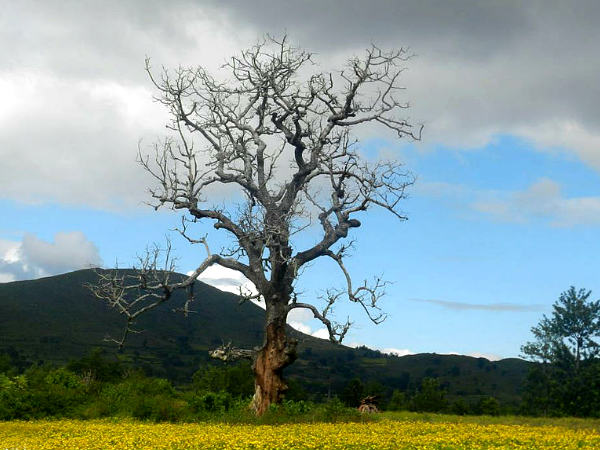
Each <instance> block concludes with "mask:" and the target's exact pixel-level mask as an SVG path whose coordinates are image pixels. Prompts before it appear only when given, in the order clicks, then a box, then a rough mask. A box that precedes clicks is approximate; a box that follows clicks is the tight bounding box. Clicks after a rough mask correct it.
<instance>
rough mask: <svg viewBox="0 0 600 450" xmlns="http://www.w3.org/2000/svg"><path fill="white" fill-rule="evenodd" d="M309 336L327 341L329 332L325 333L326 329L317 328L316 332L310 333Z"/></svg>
mask: <svg viewBox="0 0 600 450" xmlns="http://www.w3.org/2000/svg"><path fill="white" fill-rule="evenodd" d="M311 336H314V337H316V338H319V339H329V331H327V328H319V329H318V330H317V331H314V332H313V333H311Z"/></svg>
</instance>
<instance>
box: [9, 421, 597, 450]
mask: <svg viewBox="0 0 600 450" xmlns="http://www.w3.org/2000/svg"><path fill="white" fill-rule="evenodd" d="M7 449H11V450H34V449H40V450H42V449H44V450H46V449H48V450H50V449H57V450H58V449H61V450H62V449H87V450H93V449H122V450H125V449H136V450H144V449H153V450H154V449H156V450H159V449H161V450H162V449H182V450H183V449H206V450H208V449H231V450H233V449H282V450H283V449H286V450H288V449H324V450H325V449H331V450H335V449H361V450H365V449H394V450H400V449H553V450H557V449H565V450H567V449H568V450H572V449H590V450H592V449H600V433H598V432H597V431H596V430H594V429H572V428H566V427H560V426H531V425H497V424H494V425H480V424H474V423H427V422H416V421H406V422H398V421H390V420H382V421H379V422H369V423H341V424H329V423H319V424H296V425H293V424H287V425H225V424H205V423H198V424H150V423H136V422H116V423H111V422H103V421H85V422H83V421H81V422H80V421H72V420H62V421H35V422H0V450H7Z"/></svg>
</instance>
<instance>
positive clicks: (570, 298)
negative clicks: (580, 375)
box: [521, 286, 600, 371]
mask: <svg viewBox="0 0 600 450" xmlns="http://www.w3.org/2000/svg"><path fill="white" fill-rule="evenodd" d="M591 293H592V291H586V290H585V289H579V290H576V289H575V287H573V286H571V287H570V288H569V290H567V291H565V292H563V293H562V294H560V297H559V299H558V301H557V302H555V303H554V305H553V311H552V316H551V317H547V316H546V315H544V316H543V318H542V320H541V321H540V323H539V324H538V326H536V327H533V328H532V329H531V332H532V333H533V335H534V336H535V341H533V342H528V343H527V344H525V345H524V346H523V347H521V351H522V352H523V353H524V354H525V355H526V356H527V357H528V358H529V359H532V360H534V361H539V362H550V363H553V364H557V363H559V364H563V365H564V364H566V365H569V364H570V363H571V364H572V365H573V366H574V368H575V370H576V371H577V370H579V368H580V366H581V362H582V361H587V360H591V359H593V358H595V357H596V356H597V355H598V351H599V350H600V345H599V344H598V342H596V339H597V338H598V337H600V300H596V301H592V300H589V298H590V295H591Z"/></svg>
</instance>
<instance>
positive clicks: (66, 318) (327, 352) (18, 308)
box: [0, 270, 529, 405]
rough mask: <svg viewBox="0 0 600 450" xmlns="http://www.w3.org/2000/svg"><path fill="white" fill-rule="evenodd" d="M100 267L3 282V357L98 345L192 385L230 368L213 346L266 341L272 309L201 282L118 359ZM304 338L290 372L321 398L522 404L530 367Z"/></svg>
mask: <svg viewBox="0 0 600 450" xmlns="http://www.w3.org/2000/svg"><path fill="white" fill-rule="evenodd" d="M94 279H95V274H94V272H93V271H91V270H81V271H76V272H72V273H68V274H64V275H59V276H54V277H48V278H42V279H38V280H31V281H19V282H12V283H4V284H0V352H3V353H8V354H9V355H11V357H12V359H13V360H14V361H18V363H19V364H21V365H22V366H26V365H28V364H32V363H52V364H57V365H61V364H64V363H66V362H68V361H69V360H72V359H75V358H80V357H82V356H84V355H86V354H88V353H89V352H90V351H91V350H92V349H93V348H97V347H100V348H104V349H105V350H106V352H107V353H109V354H114V355H115V357H117V356H118V357H119V358H120V359H122V360H124V361H126V362H129V363H131V364H133V365H135V366H136V367H140V368H143V369H144V370H145V371H146V372H147V373H148V374H150V375H153V376H160V377H167V378H170V379H171V380H173V381H174V382H176V383H187V382H189V380H190V379H191V376H192V374H193V373H194V372H195V371H196V370H198V369H199V368H201V367H203V366H205V365H207V364H220V363H219V362H216V361H214V360H211V359H210V358H209V357H208V350H209V349H212V348H214V347H216V346H218V345H220V344H221V343H223V342H228V341H231V342H232V343H233V344H234V345H236V346H238V347H244V348H250V347H253V346H256V345H259V344H260V343H261V341H262V327H263V323H262V321H263V311H262V310H261V309H260V308H259V307H257V306H256V305H254V304H252V303H250V302H244V303H240V301H239V297H237V296H236V295H234V294H230V293H226V292H222V291H220V290H218V289H216V288H213V287H211V286H208V285H206V284H204V283H200V282H198V284H197V286H196V287H195V293H196V302H195V303H194V308H193V309H194V310H195V311H196V312H195V313H194V314H191V315H190V316H189V317H187V318H186V317H184V316H183V315H182V314H181V313H176V312H173V311H172V309H173V308H175V307H176V306H177V302H182V301H183V297H175V298H174V299H173V302H172V303H169V304H164V305H162V306H161V307H160V308H158V309H156V310H154V311H152V312H151V313H149V314H148V315H147V316H145V317H143V318H142V319H141V320H140V321H139V323H138V328H139V329H140V330H143V331H142V332H141V333H139V334H134V335H132V336H131V339H130V340H129V341H128V343H127V347H126V348H125V350H124V351H123V352H122V353H120V354H117V349H116V347H115V345H114V344H111V343H109V342H106V341H105V340H104V338H105V337H106V336H107V335H109V336H114V337H117V336H120V333H121V331H122V329H123V328H122V327H123V319H122V318H121V317H120V316H119V315H118V314H117V313H116V312H115V311H113V310H111V309H110V308H108V307H107V306H106V305H105V304H104V303H102V302H101V301H99V300H97V299H95V298H94V297H93V296H92V295H91V293H90V292H89V291H88V289H87V288H86V287H85V286H84V285H85V283H90V282H93V281H94ZM292 333H294V334H295V335H296V337H297V338H298V339H299V341H300V344H299V347H298V350H299V359H298V361H296V362H295V363H294V364H293V366H292V367H290V368H289V369H287V374H288V376H289V377H290V379H295V380H296V381H298V382H299V383H297V384H298V385H301V386H302V387H303V388H304V389H305V390H306V391H307V392H309V393H310V394H311V395H312V396H313V397H315V398H318V397H324V396H327V395H335V394H340V393H342V392H343V390H344V388H345V387H346V386H347V385H348V383H349V382H350V380H352V379H353V378H359V379H360V380H362V382H363V383H365V384H367V383H371V385H375V386H377V387H378V389H380V390H382V391H383V392H384V393H385V395H386V396H388V395H390V394H391V391H392V390H393V389H399V390H403V391H406V390H408V391H414V390H415V389H417V387H418V386H420V384H421V380H422V379H423V378H425V377H430V378H438V379H439V381H440V384H441V385H442V386H443V387H444V388H445V389H446V390H447V392H448V394H449V398H450V399H452V398H454V397H463V398H465V399H466V400H472V399H476V398H478V397H481V396H484V395H491V396H494V397H496V398H498V399H499V400H500V401H501V402H502V403H503V404H506V405H516V404H518V402H519V400H520V389H521V386H522V382H523V380H524V378H525V375H526V374H527V371H528V367H529V364H528V363H527V362H525V361H522V360H519V359H505V360H501V361H496V362H490V361H488V360H486V359H483V358H471V357H467V356H459V355H436V354H420V355H410V356H404V357H396V356H390V355H384V354H382V353H380V352H378V351H374V350H371V349H367V348H358V349H353V348H349V347H344V346H336V345H333V344H331V343H329V342H328V341H325V340H322V339H317V338H314V337H312V336H307V335H304V334H302V333H299V332H297V331H292Z"/></svg>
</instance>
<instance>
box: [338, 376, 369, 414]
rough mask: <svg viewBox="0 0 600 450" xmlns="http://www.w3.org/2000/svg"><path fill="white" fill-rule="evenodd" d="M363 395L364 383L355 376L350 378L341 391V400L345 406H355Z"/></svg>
mask: <svg viewBox="0 0 600 450" xmlns="http://www.w3.org/2000/svg"><path fill="white" fill-rule="evenodd" d="M364 396H365V385H364V384H363V382H362V381H361V380H360V378H358V377H356V378H353V379H351V380H350V381H349V382H348V384H346V386H345V387H344V390H343V391H342V395H341V400H342V401H343V402H344V404H345V405H346V406H351V407H354V408H356V407H357V406H358V405H360V401H361V400H362V399H363V397H364Z"/></svg>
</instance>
